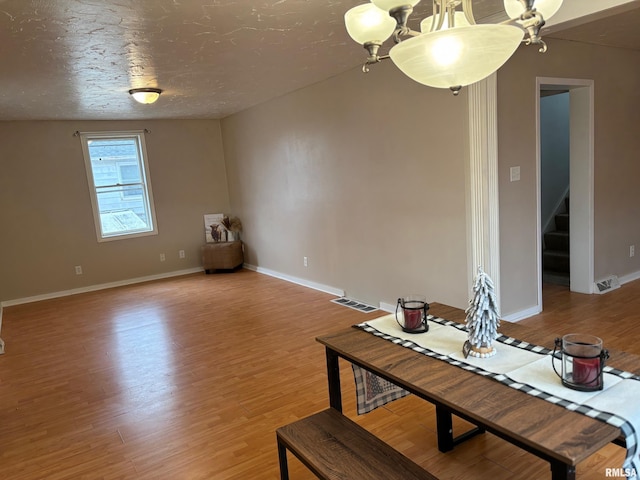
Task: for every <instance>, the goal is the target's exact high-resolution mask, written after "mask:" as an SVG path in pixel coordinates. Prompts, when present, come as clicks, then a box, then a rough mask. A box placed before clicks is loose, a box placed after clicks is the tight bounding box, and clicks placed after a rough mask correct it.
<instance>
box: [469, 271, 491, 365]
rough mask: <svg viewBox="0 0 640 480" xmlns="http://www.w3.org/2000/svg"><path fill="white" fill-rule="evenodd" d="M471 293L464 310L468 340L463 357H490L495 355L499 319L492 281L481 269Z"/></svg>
mask: <svg viewBox="0 0 640 480" xmlns="http://www.w3.org/2000/svg"><path fill="white" fill-rule="evenodd" d="M473 291H474V296H473V298H472V299H471V300H470V301H469V308H467V310H466V314H467V328H468V329H469V340H467V342H466V343H465V348H464V351H465V355H466V354H467V353H468V354H469V355H472V356H474V357H482V358H484V357H491V356H492V355H495V354H496V349H495V348H494V347H493V341H494V340H495V339H496V337H497V336H498V327H499V326H500V318H499V316H498V305H497V301H496V295H495V293H494V286H493V280H491V278H490V277H489V275H487V274H486V273H485V272H484V271H483V270H482V267H478V275H477V276H476V280H475V283H474V285H473Z"/></svg>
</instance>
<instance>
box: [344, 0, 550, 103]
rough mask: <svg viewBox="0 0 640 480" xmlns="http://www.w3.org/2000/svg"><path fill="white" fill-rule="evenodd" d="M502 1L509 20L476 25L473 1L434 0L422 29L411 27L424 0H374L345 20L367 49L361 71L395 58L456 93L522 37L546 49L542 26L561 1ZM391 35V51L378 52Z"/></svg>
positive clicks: (421, 79) (411, 72)
mask: <svg viewBox="0 0 640 480" xmlns="http://www.w3.org/2000/svg"><path fill="white" fill-rule="evenodd" d="M503 1H504V8H505V11H506V12H507V15H508V16H509V20H507V21H505V22H502V23H497V24H477V23H476V21H475V18H474V16H473V5H472V3H473V0H433V15H431V16H430V17H427V18H425V19H424V20H422V22H421V23H420V32H417V31H415V30H411V29H410V28H409V27H407V20H408V18H409V16H410V15H411V13H412V12H413V7H414V6H415V5H417V4H418V3H419V2H420V0H371V2H370V3H366V4H364V5H358V6H357V7H353V8H352V9H350V10H349V11H347V13H346V14H345V16H344V19H345V25H346V28H347V32H348V33H349V35H350V36H351V38H352V39H353V40H355V41H356V42H358V43H360V44H362V45H363V46H364V48H365V49H366V50H367V52H368V56H367V60H366V62H365V64H364V65H363V66H362V71H363V72H365V73H366V72H368V71H369V65H372V64H374V63H378V62H380V61H382V60H385V59H387V58H391V60H392V61H393V63H394V64H395V65H396V66H397V67H398V68H399V69H400V70H401V71H402V72H403V73H404V74H405V75H407V76H408V77H409V78H412V79H413V80H415V81H416V82H418V83H421V84H423V85H427V86H430V87H436V88H449V89H451V91H452V92H453V94H454V95H457V94H458V93H459V92H460V89H461V88H462V87H463V86H466V85H470V84H472V83H475V82H477V81H480V80H482V79H483V78H486V77H488V76H489V75H491V74H492V73H493V72H495V71H496V70H498V69H499V68H500V67H501V66H502V65H504V63H505V62H506V61H507V60H508V59H509V58H510V57H511V55H513V54H514V52H515V51H516V49H517V48H518V46H519V45H520V43H521V42H524V43H525V44H527V45H530V44H535V45H539V51H540V52H546V50H547V46H546V44H545V43H544V42H543V41H542V39H541V38H540V29H541V28H542V26H543V25H544V23H545V19H547V20H548V19H549V18H551V16H552V15H553V14H554V13H556V12H557V11H558V9H559V8H560V5H561V4H562V0H503ZM460 5H461V6H462V8H461V10H458V9H457V7H458V6H460ZM389 37H393V41H394V43H395V45H394V46H393V47H391V49H390V50H389V53H388V55H379V50H380V47H381V46H382V44H383V43H384V42H385V41H386V40H387V39H388V38H389ZM406 37H408V38H406Z"/></svg>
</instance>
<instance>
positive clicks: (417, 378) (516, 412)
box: [316, 303, 640, 480]
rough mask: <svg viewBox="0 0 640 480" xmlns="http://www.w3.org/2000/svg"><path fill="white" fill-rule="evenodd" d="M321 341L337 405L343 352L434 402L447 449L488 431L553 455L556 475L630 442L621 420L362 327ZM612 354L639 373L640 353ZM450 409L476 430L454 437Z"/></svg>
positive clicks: (538, 335)
mask: <svg viewBox="0 0 640 480" xmlns="http://www.w3.org/2000/svg"><path fill="white" fill-rule="evenodd" d="M429 313H430V314H433V315H435V316H438V317H441V318H444V319H446V320H451V321H455V322H460V323H464V321H465V313H464V311H463V310H461V309H458V308H454V307H449V306H446V305H442V304H436V303H433V304H431V308H430V311H429ZM559 321H561V319H559ZM499 333H501V334H504V335H507V336H510V337H513V338H517V339H519V340H524V341H526V342H529V343H532V344H536V345H541V346H544V347H546V348H550V349H553V347H554V340H555V338H556V336H557V335H554V333H553V332H544V331H540V330H536V329H532V328H528V327H525V326H522V325H518V324H517V323H510V322H506V321H502V322H501V325H500V328H499ZM316 340H317V341H318V342H320V343H321V344H322V345H324V346H325V349H326V361H327V375H328V383H329V403H330V405H331V407H333V408H335V409H337V410H338V411H342V394H341V388H340V370H339V359H340V358H342V359H344V360H347V361H348V362H351V363H353V364H356V365H358V366H360V367H362V368H364V369H366V370H369V371H370V372H372V373H374V374H376V375H378V376H379V377H381V378H384V379H386V380H388V381H390V382H392V383H394V384H396V385H398V386H400V387H402V388H404V389H406V390H408V391H409V392H411V393H413V394H414V395H417V396H418V397H420V398H422V399H424V400H426V401H428V402H430V403H432V404H434V405H435V408H436V425H437V438H438V448H439V450H440V451H442V452H447V451H450V450H451V449H453V448H454V447H455V446H456V445H457V444H458V443H460V442H462V441H464V440H466V439H467V438H469V437H471V436H473V435H476V434H478V433H483V432H485V431H487V432H490V433H492V434H494V435H496V436H498V437H500V438H502V439H504V440H506V441H508V442H510V443H512V444H513V445H516V446H518V447H520V448H523V449H524V450H526V451H528V452H530V453H532V454H534V455H536V456H538V457H540V458H542V459H544V460H546V461H548V462H549V464H550V467H551V478H552V479H553V480H561V479H562V480H574V479H575V475H576V466H577V465H578V463H580V462H582V461H583V460H585V459H586V458H587V457H589V456H590V455H592V454H594V453H595V452H597V451H598V450H600V449H601V448H603V447H604V446H605V445H607V444H608V443H610V442H615V443H617V444H619V445H622V446H624V439H623V438H621V431H620V429H619V428H617V427H615V426H612V425H609V424H607V423H605V422H603V421H600V420H597V419H593V418H591V417H589V416H586V415H583V414H581V413H577V412H573V411H570V410H568V409H566V408H564V407H561V406H558V405H554V404H552V403H549V402H547V401H545V400H543V399H541V398H538V397H535V396H532V395H528V394H527V393H525V392H522V391H519V390H516V389H513V388H510V387H508V386H507V385H504V384H502V383H500V382H497V381H495V380H492V379H490V378H486V377H485V376H483V375H478V374H476V373H473V372H469V371H466V370H464V369H461V368H458V367H456V366H454V365H451V364H449V363H447V362H444V361H441V360H438V359H436V358H432V357H430V356H427V355H423V354H421V353H418V352H415V351H413V350H411V349H410V348H405V347H403V346H400V345H396V344H395V343H393V342H389V341H387V340H385V339H382V338H380V337H378V336H376V335H372V334H371V333H368V332H365V331H363V330H362V329H359V328H346V329H343V330H340V331H337V332H335V333H330V334H327V335H323V336H320V337H318V338H317V339H316ZM461 349H462V345H461ZM609 354H610V358H609V361H608V362H607V364H608V365H612V366H614V367H616V368H619V369H621V370H626V371H630V372H632V373H636V374H638V373H639V372H638V371H637V370H638V368H639V366H640V361H639V360H640V357H638V356H636V355H631V354H627V353H624V352H620V351H615V350H609ZM452 415H456V416H457V417H460V418H463V419H465V420H467V421H468V422H470V423H472V424H474V425H476V426H477V428H475V429H474V430H472V431H470V432H466V433H465V434H463V435H462V436H459V437H454V435H453V429H452Z"/></svg>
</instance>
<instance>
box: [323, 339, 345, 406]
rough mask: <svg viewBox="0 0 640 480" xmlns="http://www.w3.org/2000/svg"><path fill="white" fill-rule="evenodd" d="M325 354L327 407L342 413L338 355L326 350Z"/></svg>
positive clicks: (328, 349)
mask: <svg viewBox="0 0 640 480" xmlns="http://www.w3.org/2000/svg"><path fill="white" fill-rule="evenodd" d="M326 354H327V379H328V380H329V405H330V406H331V407H332V408H335V409H336V410H337V411H339V412H342V392H341V390H340V365H339V364H338V354H337V353H336V352H334V351H333V350H331V349H330V348H327V349H326Z"/></svg>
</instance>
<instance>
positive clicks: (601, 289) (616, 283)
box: [596, 275, 620, 293]
mask: <svg viewBox="0 0 640 480" xmlns="http://www.w3.org/2000/svg"><path fill="white" fill-rule="evenodd" d="M616 288H620V280H618V277H617V276H616V275H609V276H608V277H607V278H604V279H602V280H598V281H597V282H596V293H607V292H609V291H611V290H615V289H616Z"/></svg>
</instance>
